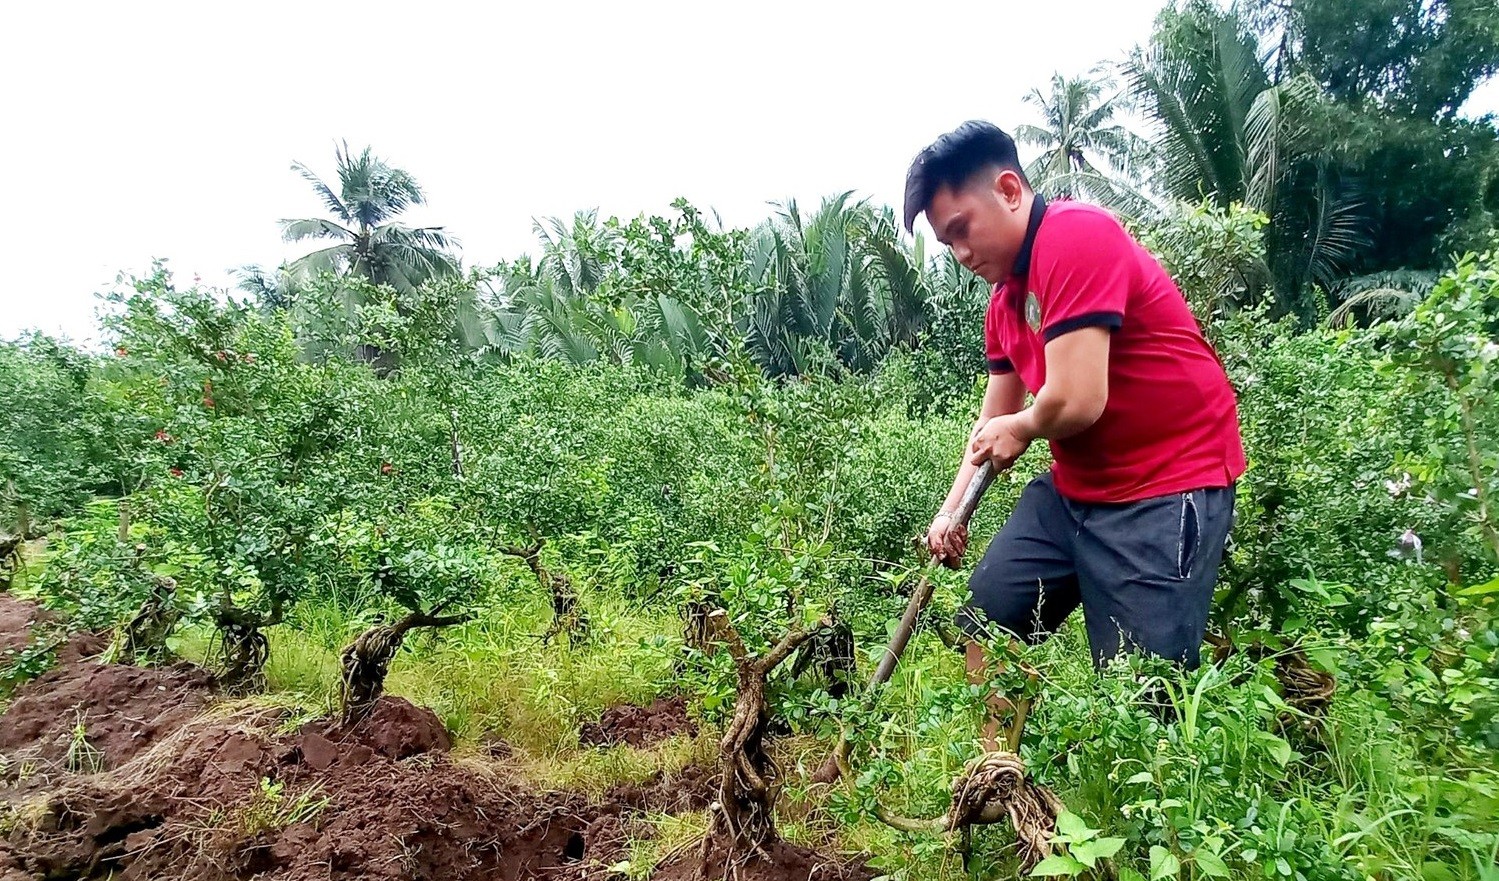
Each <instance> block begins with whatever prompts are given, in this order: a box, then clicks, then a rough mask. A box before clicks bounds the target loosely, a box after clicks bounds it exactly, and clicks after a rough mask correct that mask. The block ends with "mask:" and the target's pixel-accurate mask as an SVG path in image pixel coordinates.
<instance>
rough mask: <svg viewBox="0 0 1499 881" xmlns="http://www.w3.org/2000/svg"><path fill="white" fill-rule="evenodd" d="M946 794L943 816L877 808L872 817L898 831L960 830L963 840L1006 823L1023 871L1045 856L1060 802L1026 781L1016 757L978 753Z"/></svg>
mask: <svg viewBox="0 0 1499 881" xmlns="http://www.w3.org/2000/svg"><path fill="white" fill-rule="evenodd" d="M952 793H953V796H952V806H951V807H949V808H948V810H947V814H946V816H943V817H938V818H937V819H934V820H915V819H911V818H908V817H900V816H896V815H894V814H891V813H890V812H888V811H886V810H885V809H884V808H883V807H876V810H875V814H876V816H878V817H879V819H880V822H882V823H884V824H886V825H887V826H891V827H893V828H895V829H900V830H901V831H904V832H916V833H923V832H925V833H932V832H945V833H953V832H961V833H963V834H964V837H965V841H966V838H967V835H968V833H969V831H970V830H971V829H972V828H973V827H974V826H983V825H990V824H994V823H999V822H1002V821H1004V820H1006V819H1008V820H1009V821H1010V826H1011V827H1013V828H1014V830H1015V838H1016V841H1017V843H1018V845H1019V852H1020V862H1021V866H1022V870H1023V872H1029V871H1030V870H1031V869H1032V868H1034V867H1035V866H1036V864H1037V863H1039V862H1041V861H1042V860H1043V859H1045V858H1046V857H1048V856H1050V855H1051V839H1052V836H1054V835H1055V834H1056V831H1057V814H1058V813H1060V812H1061V810H1062V802H1061V800H1060V799H1058V798H1057V797H1056V795H1055V794H1054V793H1053V792H1052V791H1051V790H1050V789H1048V788H1046V787H1045V786H1042V785H1041V784H1039V783H1037V782H1035V781H1034V780H1032V779H1031V778H1030V775H1029V774H1027V773H1026V770H1025V763H1024V762H1022V761H1021V760H1020V757H1019V756H1017V755H1015V754H1014V753H1010V752H1004V751H998V752H986V753H983V754H982V755H980V756H978V757H977V758H975V759H973V760H972V761H970V762H969V763H968V764H967V765H966V766H965V767H964V768H963V773H961V774H959V775H958V776H957V777H955V778H953V782H952Z"/></svg>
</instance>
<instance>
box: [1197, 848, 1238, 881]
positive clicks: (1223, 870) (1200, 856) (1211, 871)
mask: <svg viewBox="0 0 1499 881" xmlns="http://www.w3.org/2000/svg"><path fill="white" fill-rule="evenodd" d="M1192 862H1193V863H1195V864H1196V865H1197V869H1198V871H1200V872H1202V874H1204V875H1207V876H1209V877H1212V878H1227V877H1228V875H1229V872H1228V865H1227V864H1226V863H1224V862H1223V857H1220V856H1218V855H1217V854H1216V853H1213V852H1212V851H1211V850H1208V849H1207V848H1206V847H1199V848H1197V849H1196V850H1194V851H1193V852H1192Z"/></svg>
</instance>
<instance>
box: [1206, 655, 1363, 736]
mask: <svg viewBox="0 0 1499 881" xmlns="http://www.w3.org/2000/svg"><path fill="white" fill-rule="evenodd" d="M1206 640H1207V642H1208V644H1209V645H1211V646H1213V663H1215V664H1221V663H1223V662H1224V661H1225V660H1227V659H1228V657H1229V656H1230V655H1233V654H1234V653H1235V652H1237V651H1240V650H1241V649H1240V648H1239V647H1238V646H1237V645H1235V644H1234V642H1233V640H1232V639H1230V638H1228V637H1226V636H1219V635H1217V634H1214V633H1209V634H1208V635H1207V636H1206ZM1242 651H1243V652H1244V653H1245V654H1247V655H1249V657H1251V658H1253V659H1254V660H1256V661H1260V660H1264V659H1265V658H1267V657H1273V658H1274V659H1275V679H1276V681H1278V682H1279V683H1280V698H1281V700H1283V701H1285V702H1286V704H1287V705H1288V706H1289V707H1291V709H1293V710H1295V711H1296V712H1297V713H1300V714H1301V716H1300V717H1299V718H1298V717H1296V716H1293V715H1292V714H1289V713H1283V714H1281V718H1280V720H1279V721H1280V724H1281V726H1282V727H1285V728H1290V727H1297V726H1299V727H1301V728H1303V729H1306V730H1307V731H1309V732H1313V731H1315V730H1316V728H1317V727H1318V725H1319V723H1320V721H1321V720H1322V718H1323V717H1325V716H1326V715H1327V710H1328V707H1329V706H1331V705H1332V698H1333V695H1334V694H1336V693H1337V690H1338V680H1337V677H1335V676H1333V675H1332V674H1331V673H1329V672H1327V671H1326V670H1319V669H1318V668H1317V667H1315V666H1313V664H1312V662H1311V660H1310V659H1309V658H1307V656H1306V652H1304V651H1302V650H1301V648H1300V647H1299V646H1292V647H1290V648H1288V649H1283V650H1281V651H1278V652H1277V651H1274V650H1273V649H1271V648H1270V647H1269V646H1266V645H1265V644H1264V643H1260V642H1253V643H1250V644H1249V645H1247V646H1245V647H1244V648H1243V649H1242Z"/></svg>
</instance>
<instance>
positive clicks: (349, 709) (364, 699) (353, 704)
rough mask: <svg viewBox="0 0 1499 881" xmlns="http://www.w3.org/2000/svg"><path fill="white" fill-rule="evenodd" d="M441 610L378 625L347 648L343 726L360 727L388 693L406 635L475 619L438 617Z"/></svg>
mask: <svg viewBox="0 0 1499 881" xmlns="http://www.w3.org/2000/svg"><path fill="white" fill-rule="evenodd" d="M442 608H443V607H442V606H441V605H438V606H437V607H435V608H434V609H433V610H432V611H431V612H430V613H427V612H420V611H418V612H411V613H410V614H408V615H406V617H404V618H402V619H401V620H399V621H397V622H396V623H394V624H377V625H376V626H374V627H371V628H370V629H368V630H366V631H364V632H363V633H361V634H359V638H358V639H355V640H354V641H353V642H352V643H350V644H349V645H347V646H345V647H344V650H343V652H341V653H340V654H339V660H340V662H341V663H342V665H343V675H342V676H341V677H340V679H339V683H338V700H339V706H340V711H339V724H340V725H343V726H345V727H347V726H350V725H355V724H358V723H359V722H360V721H361V720H363V719H364V718H365V716H367V715H369V712H370V710H371V709H373V708H374V706H375V701H377V700H379V699H380V695H381V694H383V693H384V691H385V677H386V675H387V674H389V673H390V662H391V661H392V660H394V659H395V656H396V652H398V651H400V649H401V643H402V642H404V641H405V639H406V634H407V633H410V632H411V631H412V630H415V629H416V628H418V627H450V626H452V625H454V624H462V623H463V622H465V621H468V620H469V619H471V618H473V615H470V614H467V613H465V614H462V615H439V614H438V613H439V612H441V611H442Z"/></svg>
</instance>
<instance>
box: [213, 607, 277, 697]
mask: <svg viewBox="0 0 1499 881" xmlns="http://www.w3.org/2000/svg"><path fill="white" fill-rule="evenodd" d="M220 632H221V633H222V635H223V639H224V674H223V676H222V677H221V681H222V682H223V683H224V689H225V690H226V691H228V692H229V693H231V694H249V693H250V692H255V691H263V690H265V663H266V661H268V660H269V659H270V655H271V643H270V640H268V639H266V636H265V634H264V633H263V632H261V630H260V628H259V627H254V626H246V625H243V624H230V625H228V626H227V627H224V628H223V629H222V630H221V631H220Z"/></svg>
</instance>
